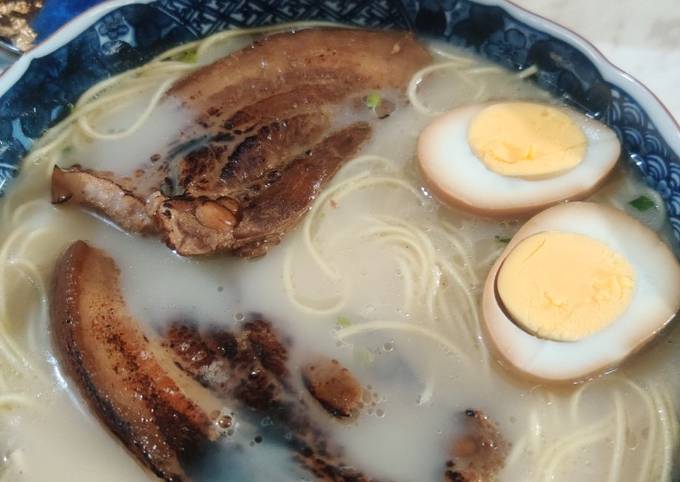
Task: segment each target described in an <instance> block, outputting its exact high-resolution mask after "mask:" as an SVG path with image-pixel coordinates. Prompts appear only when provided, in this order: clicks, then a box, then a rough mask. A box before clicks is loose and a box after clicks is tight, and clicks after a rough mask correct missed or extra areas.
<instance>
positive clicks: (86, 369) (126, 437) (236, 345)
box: [50, 241, 375, 482]
mask: <svg viewBox="0 0 680 482" xmlns="http://www.w3.org/2000/svg"><path fill="white" fill-rule="evenodd" d="M50 308H51V323H52V332H53V338H54V344H55V347H56V351H57V354H58V356H59V358H60V360H61V364H62V367H63V368H64V371H65V373H66V374H67V375H68V377H69V378H70V380H71V381H72V382H74V383H75V385H76V386H77V387H78V388H79V390H80V393H81V394H82V396H83V398H84V399H85V400H86V401H87V402H88V404H89V405H90V407H91V409H92V411H93V412H94V413H95V414H96V415H97V416H98V417H99V418H100V419H101V421H102V422H103V423H104V424H105V425H106V426H107V427H108V428H109V429H110V430H111V432H113V434H115V435H116V437H117V438H118V439H119V440H120V441H121V442H122V443H123V444H124V445H125V447H127V449H128V450H129V451H130V452H131V453H132V454H133V455H135V456H136V457H137V459H138V460H139V461H140V462H141V463H142V464H144V465H145V466H147V467H148V468H149V469H150V470H151V471H152V472H153V473H155V474H156V475H157V476H158V477H160V478H161V479H163V480H166V481H172V482H185V481H189V480H192V478H191V475H192V474H193V472H192V469H194V468H196V467H197V466H200V464H201V462H202V461H204V460H206V458H208V457H209V455H208V454H210V453H211V451H213V449H214V447H213V446H212V442H214V441H215V440H217V439H218V438H219V437H220V436H221V435H222V433H223V430H220V428H222V429H224V428H228V427H229V425H230V423H231V418H230V417H231V416H230V415H228V416H225V415H224V413H223V409H224V407H233V408H235V409H238V416H239V417H240V418H244V419H245V418H247V417H248V416H249V415H248V414H252V415H253V416H254V418H255V419H256V420H261V419H262V417H268V418H270V419H271V420H273V423H274V424H275V425H276V428H277V430H278V433H279V439H280V440H279V441H280V443H284V444H286V445H288V447H289V448H290V450H291V458H292V459H293V460H296V461H297V462H298V463H299V465H300V466H301V467H303V468H304V469H306V470H308V471H309V472H310V473H312V474H313V475H314V476H315V478H316V480H318V481H321V482H350V481H351V482H369V481H373V480H375V479H372V478H370V477H367V476H365V475H364V474H362V473H361V472H360V471H358V470H357V469H354V468H352V467H351V465H348V464H347V461H346V460H343V457H342V450H341V449H340V448H339V447H337V446H334V445H333V443H332V440H329V439H328V437H327V435H326V434H325V432H324V430H323V429H321V428H320V426H319V424H318V422H315V421H314V419H313V417H310V407H309V406H307V405H306V403H305V401H304V397H302V393H300V391H299V390H298V389H297V388H296V384H295V383H294V381H295V380H294V377H293V375H292V374H291V373H290V371H289V367H288V364H287V361H288V346H287V343H286V342H285V341H283V340H282V339H281V337H280V336H278V335H277V334H276V333H275V331H274V329H273V328H272V326H271V324H270V323H269V322H267V321H265V320H262V319H254V320H252V321H248V322H246V323H244V324H243V325H242V326H239V327H237V328H236V329H234V330H232V331H229V330H225V329H218V328H215V329H210V330H207V331H200V330H198V328H197V327H196V326H195V325H192V324H190V323H175V324H173V325H171V326H170V327H169V328H168V329H167V331H165V332H163V333H158V332H153V333H147V332H146V330H144V329H143V328H142V325H140V324H139V323H138V322H137V321H136V320H135V319H133V318H132V316H131V315H130V314H129V311H128V309H127V306H126V304H125V301H124V299H123V297H122V294H121V291H120V287H119V271H118V268H117V267H116V264H115V262H114V261H113V260H112V259H111V258H110V257H108V256H107V255H106V254H105V253H104V252H103V251H101V250H99V249H96V248H93V247H90V246H89V245H87V244H86V243H84V242H82V241H77V242H75V243H74V244H73V245H71V246H70V247H69V248H68V250H67V251H66V252H65V254H64V255H63V257H62V258H61V260H60V261H59V263H58V265H57V268H56V271H55V275H54V281H53V288H52V294H51V300H50ZM319 366H322V365H319ZM338 375H339V374H338V373H336V371H330V372H325V371H322V372H320V373H319V374H318V375H315V380H317V382H316V383H317V384H320V385H319V386H322V385H323V387H324V388H322V389H321V392H322V393H327V392H328V388H329V387H328V384H329V383H332V379H333V378H334V377H336V376H338ZM342 375H343V376H347V373H344V372H343V374H342ZM349 376H351V375H349ZM357 386H358V383H357ZM331 398H332V397H331ZM332 400H333V401H334V402H333V403H336V402H337V401H336V400H335V399H334V398H332ZM341 407H342V405H341ZM321 413H323V412H321Z"/></svg>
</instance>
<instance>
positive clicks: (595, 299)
mask: <svg viewBox="0 0 680 482" xmlns="http://www.w3.org/2000/svg"><path fill="white" fill-rule="evenodd" d="M482 308H483V324H484V331H485V333H486V335H487V337H488V340H489V341H490V342H491V344H492V345H493V347H495V349H496V351H497V353H498V354H499V355H500V357H501V359H502V360H503V361H504V362H505V364H507V365H510V366H511V367H513V368H514V369H516V370H518V371H519V372H521V373H523V374H525V375H529V376H531V377H533V378H538V379H543V380H549V381H555V382H567V381H578V380H581V379H585V378H588V377H589V376H593V375H596V374H598V373H600V372H604V371H606V370H608V369H611V368H614V367H616V366H617V365H618V364H620V363H621V362H622V361H623V360H624V359H625V358H626V357H628V356H629V355H631V354H632V353H634V352H636V351H637V350H639V349H640V348H642V347H643V346H644V345H646V344H647V343H648V342H650V341H651V340H652V339H653V338H654V336H655V335H656V334H658V333H659V332H660V331H661V330H662V329H663V328H664V327H665V326H666V325H667V324H668V323H669V322H670V321H671V320H672V319H673V318H674V316H675V314H676V313H677V311H678V309H679V308H680V265H679V264H678V261H677V259H676V258H675V256H674V254H673V253H672V251H671V250H670V249H669V247H668V246H667V245H666V244H665V243H664V242H663V241H661V239H660V238H659V237H658V235H657V234H656V233H654V232H653V231H651V230H650V229H649V228H647V227H645V226H644V225H643V224H641V223H640V222H639V221H637V220H635V219H633V218H631V217H630V216H628V215H627V214H625V213H624V212H622V211H619V210H617V209H615V208H612V207H609V206H605V205H601V204H595V203H588V202H570V203H564V204H560V205H557V206H554V207H552V208H549V209H546V210H545V211H543V212H541V213H539V214H538V215H536V216H534V217H533V218H532V219H530V220H529V221H528V222H527V223H526V224H525V225H524V226H523V227H522V228H521V229H520V230H519V231H518V232H517V234H516V235H515V236H514V237H513V238H512V240H511V241H510V243H509V244H508V246H507V247H506V249H505V250H504V251H503V253H502V254H501V256H500V257H499V259H498V260H497V261H496V263H495V264H494V266H493V267H492V269H491V271H490V272H489V275H488V277H487V280H486V283H485V286H484V294H483V301H482Z"/></svg>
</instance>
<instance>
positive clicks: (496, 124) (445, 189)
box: [418, 101, 621, 217]
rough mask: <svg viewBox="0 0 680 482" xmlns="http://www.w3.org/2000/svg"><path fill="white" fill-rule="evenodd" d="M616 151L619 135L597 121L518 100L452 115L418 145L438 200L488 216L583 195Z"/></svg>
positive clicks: (427, 132)
mask: <svg viewBox="0 0 680 482" xmlns="http://www.w3.org/2000/svg"><path fill="white" fill-rule="evenodd" d="M620 151H621V146H620V144H619V141H618V139H617V137H616V134H615V133H614V132H613V131H612V130H611V129H609V128H608V127H607V126H605V125H604V124H602V123H601V122H599V121H597V120H595V119H591V118H589V117H586V116H585V115H583V114H581V113H579V112H577V111H575V110H572V109H569V108H567V107H558V106H554V105H548V104H541V103H534V102H516V101H515V102H501V103H496V104H486V105H472V106H466V107H461V108H459V109H455V110H452V111H450V112H448V113H446V114H444V115H442V116H440V117H438V118H437V119H435V120H434V121H433V122H432V123H431V124H430V125H428V126H427V127H426V128H425V129H424V130H423V132H422V133H421V135H420V138H419V140H418V161H419V164H420V168H421V171H422V173H423V175H424V177H425V180H426V182H427V184H428V185H429V187H430V188H431V189H432V190H433V191H434V193H435V194H436V195H437V197H439V198H440V199H441V200H442V201H443V202H445V203H447V204H451V205H455V206H458V207H460V208H463V209H465V210H468V211H471V212H474V213H477V214H482V215H485V216H493V217H503V216H511V215H515V214H521V213H533V212H537V211H539V210H541V209H543V208H545V207H547V206H551V205H553V204H555V203H557V202H560V201H564V200H567V199H582V198H584V197H586V196H588V195H589V194H591V193H592V192H593V191H594V190H595V189H597V187H598V186H599V185H600V184H601V183H602V181H603V180H604V179H605V178H606V176H607V174H609V172H610V171H611V170H612V168H613V167H614V165H615V164H616V161H617V160H618V158H619V154H620Z"/></svg>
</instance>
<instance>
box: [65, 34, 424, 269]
mask: <svg viewBox="0 0 680 482" xmlns="http://www.w3.org/2000/svg"><path fill="white" fill-rule="evenodd" d="M430 61H431V57H430V54H429V53H428V52H427V50H426V49H425V48H424V47H423V46H422V45H421V44H420V43H418V42H417V41H416V40H415V39H414V38H413V37H412V36H411V35H410V34H405V33H394V32H374V31H363V30H349V29H309V30H301V31H297V32H290V33H280V34H275V35H271V36H269V37H266V38H264V39H262V40H258V41H256V42H255V43H253V44H252V45H251V46H249V47H246V48H244V49H242V50H240V51H237V52H235V53H233V54H231V55H229V56H228V57H226V58H224V59H222V60H219V61H217V62H215V63H213V64H211V65H208V66H206V67H203V68H200V69H198V70H197V71H195V72H194V73H192V74H190V75H189V76H187V77H186V78H184V79H181V80H180V81H178V82H177V83H176V84H175V85H174V86H173V87H172V88H171V89H170V91H169V93H168V95H167V98H166V100H165V101H166V102H173V103H177V104H180V105H181V106H182V109H185V110H186V111H187V112H189V113H190V117H191V118H192V119H193V121H192V123H191V124H190V125H188V126H187V127H186V128H185V129H184V130H183V131H182V133H181V135H180V138H178V139H177V140H176V141H175V142H174V143H172V145H170V146H168V147H167V149H166V151H165V152H162V153H159V154H158V155H157V156H154V159H153V160H152V161H150V162H149V163H148V164H147V165H146V167H145V168H144V169H143V170H142V171H140V172H138V173H136V175H135V176H133V177H132V178H129V177H128V178H124V177H120V176H115V175H113V174H111V173H107V172H97V171H93V170H86V169H82V168H80V167H78V166H73V167H71V168H70V169H61V168H59V167H56V168H55V170H54V174H53V181H52V188H53V193H52V197H53V202H55V203H74V204H79V205H81V206H84V207H87V208H90V209H93V210H96V211H97V212H99V213H100V214H103V215H104V216H106V217H108V218H109V219H111V220H112V221H114V222H116V223H117V224H119V225H120V226H121V227H122V228H124V229H126V230H127V231H130V232H138V233H153V234H157V235H159V236H160V237H161V238H163V239H164V241H165V242H166V243H167V245H168V246H169V247H170V248H172V249H174V250H176V251H177V252H178V253H179V254H182V255H205V254H212V253H216V252H223V251H226V252H233V253H236V254H239V255H241V256H246V257H252V256H260V255H263V254H265V253H266V252H267V250H268V249H269V248H270V246H272V245H274V244H277V243H278V242H279V241H280V240H281V238H282V237H283V236H284V235H285V234H286V232H288V231H289V230H290V229H291V228H292V227H293V226H295V225H296V224H297V223H298V221H299V220H300V218H301V217H302V216H304V214H305V212H306V211H307V210H308V209H309V207H310V205H311V203H312V202H313V201H314V199H315V198H316V197H317V196H318V194H319V192H320V190H321V189H323V187H324V185H325V184H326V183H327V182H328V181H329V180H330V179H332V177H333V176H334V175H335V173H336V172H337V171H338V170H339V169H340V167H342V165H343V164H344V163H345V162H346V161H347V160H349V159H350V158H351V157H352V156H354V155H355V154H356V152H357V151H358V150H359V148H360V147H361V146H362V145H363V144H364V143H365V142H366V141H367V140H368V139H369V138H370V136H371V131H372V125H373V124H374V123H375V122H379V119H380V118H383V117H385V116H386V115H389V111H390V110H391V109H392V108H394V106H395V105H397V104H399V103H403V102H405V99H404V95H403V91H404V90H405V87H406V85H407V83H408V81H409V80H410V78H411V76H412V75H413V74H414V73H415V72H416V71H417V70H418V69H420V68H422V67H423V66H425V65H427V64H428V63H429V62H430ZM375 91H379V92H380V93H381V94H380V95H381V96H382V97H383V98H384V99H385V101H384V103H383V104H384V106H387V107H389V109H387V110H385V109H381V110H380V111H379V112H378V111H377V110H376V111H371V110H370V109H368V108H367V107H366V105H365V103H363V102H361V99H362V98H363V97H365V96H366V95H367V94H368V93H370V92H375ZM140 173H141V174H140Z"/></svg>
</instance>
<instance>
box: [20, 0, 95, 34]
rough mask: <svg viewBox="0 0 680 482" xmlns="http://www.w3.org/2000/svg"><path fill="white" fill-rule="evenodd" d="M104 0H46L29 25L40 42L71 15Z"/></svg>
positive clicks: (77, 13)
mask: <svg viewBox="0 0 680 482" xmlns="http://www.w3.org/2000/svg"><path fill="white" fill-rule="evenodd" d="M103 1H104V0H46V1H45V2H44V4H43V8H42V9H41V10H40V11H39V12H38V14H37V15H36V16H35V18H33V20H31V27H32V28H33V30H34V31H35V33H36V34H37V36H38V37H37V40H36V42H41V41H43V40H44V39H45V38H47V37H48V36H49V35H50V34H52V33H54V32H55V31H56V30H58V29H59V28H60V27H61V26H62V25H64V24H65V23H66V22H68V21H69V20H71V19H72V18H73V17H75V16H77V15H79V14H81V13H82V12H84V11H85V10H87V9H88V8H90V7H92V6H94V5H96V4H98V3H102V2H103Z"/></svg>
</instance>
